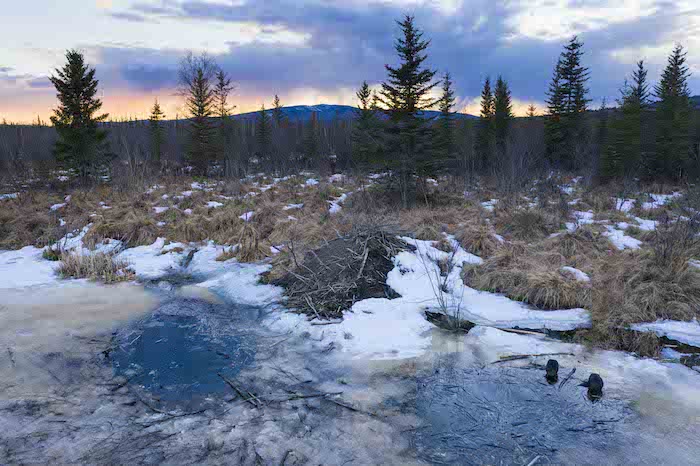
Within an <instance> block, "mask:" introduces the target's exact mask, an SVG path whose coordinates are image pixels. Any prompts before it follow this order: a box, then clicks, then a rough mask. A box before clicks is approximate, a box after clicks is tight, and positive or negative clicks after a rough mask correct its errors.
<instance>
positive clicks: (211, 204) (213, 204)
mask: <svg viewBox="0 0 700 466" xmlns="http://www.w3.org/2000/svg"><path fill="white" fill-rule="evenodd" d="M221 206H223V204H222V203H221V202H216V201H209V202H207V207H209V208H211V209H215V208H217V207H221Z"/></svg>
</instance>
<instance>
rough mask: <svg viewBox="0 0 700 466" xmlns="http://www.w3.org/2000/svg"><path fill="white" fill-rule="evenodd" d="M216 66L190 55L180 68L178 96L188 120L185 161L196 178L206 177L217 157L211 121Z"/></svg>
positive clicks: (205, 57)
mask: <svg viewBox="0 0 700 466" xmlns="http://www.w3.org/2000/svg"><path fill="white" fill-rule="evenodd" d="M216 72H217V69H216V65H215V64H214V62H213V61H212V60H211V59H210V58H209V57H207V56H206V55H200V56H197V57H195V56H193V55H192V54H189V55H188V56H187V57H185V59H184V60H183V61H182V63H181V66H180V86H181V88H180V93H181V94H182V95H183V96H184V97H185V108H186V109H187V113H188V116H189V119H190V122H189V123H190V124H189V128H188V130H189V145H188V147H187V158H188V160H189V162H190V163H191V164H192V168H193V172H194V174H196V175H200V176H205V175H206V174H207V172H208V168H209V162H210V161H211V160H212V159H213V158H214V156H215V155H216V144H215V140H216V130H215V128H214V125H213V122H212V117H213V116H214V115H215V112H216V108H215V106H216V95H215V93H214V82H213V81H214V79H215V74H216Z"/></svg>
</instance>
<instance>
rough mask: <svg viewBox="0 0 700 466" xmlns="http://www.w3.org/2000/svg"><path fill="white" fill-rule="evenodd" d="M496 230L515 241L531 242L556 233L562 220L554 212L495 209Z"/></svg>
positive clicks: (535, 209)
mask: <svg viewBox="0 0 700 466" xmlns="http://www.w3.org/2000/svg"><path fill="white" fill-rule="evenodd" d="M494 213H495V214H496V219H495V224H496V229H497V230H498V231H499V232H500V233H501V234H503V235H504V236H509V237H511V238H514V239H516V240H522V241H533V240H538V239H542V238H544V237H546V236H548V235H549V234H551V233H554V232H556V231H558V230H559V229H560V228H561V226H562V221H563V219H562V218H561V216H560V215H558V213H557V211H556V210H548V209H541V208H524V207H518V206H515V207H502V208H496V209H495V211H494Z"/></svg>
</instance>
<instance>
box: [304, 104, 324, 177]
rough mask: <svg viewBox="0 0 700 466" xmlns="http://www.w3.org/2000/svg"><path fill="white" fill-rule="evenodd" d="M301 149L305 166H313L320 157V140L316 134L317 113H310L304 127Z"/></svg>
mask: <svg viewBox="0 0 700 466" xmlns="http://www.w3.org/2000/svg"><path fill="white" fill-rule="evenodd" d="M302 151H303V154H304V160H305V162H306V167H307V168H312V167H313V168H315V167H314V166H315V165H317V164H318V162H319V161H320V159H321V141H320V138H319V134H318V115H317V113H316V112H312V113H311V118H309V122H308V123H307V124H306V128H305V129H304V138H303V140H302Z"/></svg>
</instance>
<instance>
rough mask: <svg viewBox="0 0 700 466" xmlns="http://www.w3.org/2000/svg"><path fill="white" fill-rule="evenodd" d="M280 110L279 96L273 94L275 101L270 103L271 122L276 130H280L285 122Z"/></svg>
mask: <svg viewBox="0 0 700 466" xmlns="http://www.w3.org/2000/svg"><path fill="white" fill-rule="evenodd" d="M282 108H283V107H282V102H281V101H280V98H279V96H278V95H277V94H275V100H274V101H273V102H272V120H273V121H274V123H275V126H276V127H277V128H281V127H282V125H283V124H284V121H285V118H284V112H283V111H282Z"/></svg>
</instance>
